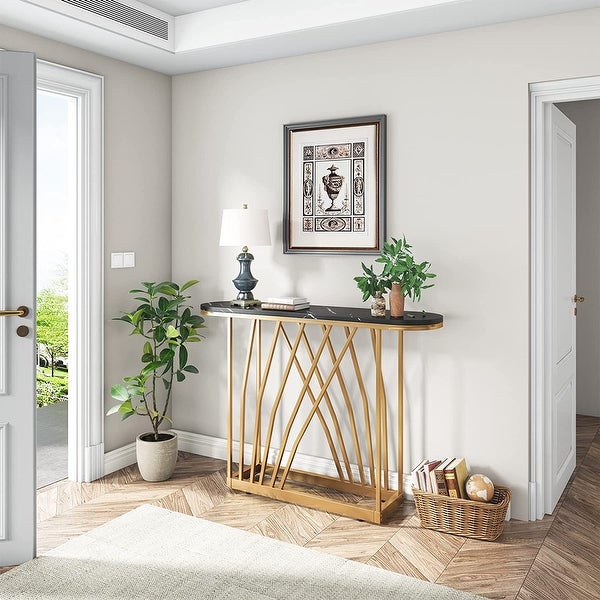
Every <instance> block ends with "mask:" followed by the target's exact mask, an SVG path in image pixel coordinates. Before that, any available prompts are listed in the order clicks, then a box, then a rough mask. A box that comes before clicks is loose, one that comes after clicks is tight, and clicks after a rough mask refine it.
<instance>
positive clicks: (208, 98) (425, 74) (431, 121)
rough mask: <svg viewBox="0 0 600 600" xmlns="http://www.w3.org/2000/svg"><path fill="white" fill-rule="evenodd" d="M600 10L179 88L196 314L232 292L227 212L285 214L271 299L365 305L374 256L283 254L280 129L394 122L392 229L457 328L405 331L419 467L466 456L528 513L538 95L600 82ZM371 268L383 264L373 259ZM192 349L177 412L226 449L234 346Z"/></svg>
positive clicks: (266, 267) (269, 272)
mask: <svg viewBox="0 0 600 600" xmlns="http://www.w3.org/2000/svg"><path fill="white" fill-rule="evenodd" d="M599 27H600V11H598V10H594V11H584V12H579V13H572V14H567V15H560V16H555V17H549V18H543V19H536V20H529V21H521V22H515V23H509V24H502V25H498V26H492V27H485V28H477V29H470V30H465V31H458V32H453V33H447V34H440V35H436V36H430V37H423V38H417V39H410V40H404V41H398V42H391V43H384V44H378V45H372V46H367V47H362V48H353V49H347V50H342V51H336V52H330V53H321V54H315V55H309V56H303V57H298V58H290V59H285V60H278V61H272V62H266V63H260V64H254V65H248V66H241V67H235V68H229V69H222V70H216V71H212V72H206V73H197V74H190V75H182V76H177V77H175V78H174V80H173V275H174V277H175V278H177V279H181V280H183V279H186V278H191V277H197V278H199V279H201V281H202V283H201V286H199V289H198V291H196V292H195V296H194V299H195V300H196V301H198V302H200V301H208V300H218V299H226V298H230V297H232V295H233V288H232V284H231V279H232V278H233V277H234V276H235V274H236V272H237V271H236V263H235V259H234V256H235V249H231V248H220V247H219V246H218V232H219V223H220V215H221V209H222V208H224V207H236V206H240V205H241V203H242V202H248V203H250V205H252V206H255V207H266V208H268V209H269V212H270V217H271V220H272V230H273V233H274V237H275V242H274V246H273V247H271V248H254V249H252V250H253V253H254V255H255V257H256V260H255V263H254V265H253V272H254V275H255V276H256V277H257V278H258V279H259V284H258V287H257V290H256V292H257V296H258V297H260V296H268V295H272V294H274V293H277V292H281V291H288V290H289V291H295V292H297V293H299V294H302V295H307V296H309V297H310V299H311V300H312V302H313V303H315V304H332V305H352V306H358V305H360V304H361V301H360V296H359V293H358V291H357V289H356V288H355V284H354V282H353V281H352V277H353V276H354V275H356V274H358V272H359V270H360V261H361V259H363V260H364V259H365V257H359V256H336V257H327V256H325V257H319V256H302V255H283V254H282V248H281V214H282V126H283V124H285V123H294V122H300V121H310V120H320V119H328V118H336V117H344V116H360V115H369V114H377V113H385V114H387V115H388V155H387V167H388V185H387V191H388V213H387V214H388V235H389V236H392V235H393V236H399V235H402V234H403V233H404V234H406V236H407V238H408V239H409V241H410V242H411V243H412V244H413V245H414V248H415V252H416V254H417V255H418V256H419V257H422V258H423V259H429V260H430V261H431V262H432V263H433V270H434V271H435V272H437V273H438V279H437V280H436V287H434V288H433V289H432V290H427V291H426V293H425V294H424V297H423V302H422V303H421V305H420V307H419V308H424V309H426V310H433V311H436V312H441V313H443V314H444V315H445V326H444V328H443V329H442V330H439V331H435V332H426V333H413V334H408V335H407V336H406V391H407V415H408V421H409V423H408V426H407V435H408V436H409V438H408V445H407V452H406V454H405V456H406V459H405V461H406V462H405V465H404V466H405V469H407V468H409V467H410V466H411V465H412V464H414V463H416V462H417V461H419V460H420V459H421V458H422V457H423V456H428V457H434V456H442V455H444V456H445V455H457V456H458V455H464V456H466V457H467V459H468V462H469V463H470V465H471V467H472V468H473V469H475V470H477V471H483V472H486V473H488V474H489V475H490V476H491V477H492V478H493V479H495V480H496V481H497V482H498V483H501V484H505V485H509V486H510V487H511V488H512V489H513V492H514V501H513V509H512V514H513V516H515V517H517V518H526V517H527V486H528V479H529V474H528V453H529V441H528V440H529V379H528V365H529V347H528V331H529V323H528V286H529V274H528V260H529V221H528V218H529V217H528V211H529V148H528V139H529V114H528V113H529V107H528V84H529V83H530V82H535V81H544V80H551V79H561V78H569V77H582V76H587V75H597V74H598V73H600V45H598V43H597V31H598V28H599ZM366 259H367V260H369V257H366ZM208 326H209V329H208V330H207V332H206V333H207V339H206V340H205V341H204V342H203V343H202V344H200V345H199V347H198V348H197V349H196V350H195V351H194V358H195V359H196V360H197V361H198V362H199V363H200V366H201V373H202V374H201V375H200V376H199V377H197V378H196V379H195V380H190V381H189V382H186V384H185V385H184V386H182V389H181V390H180V391H179V393H178V398H177V402H176V404H175V407H174V418H175V423H176V426H177V427H178V428H180V429H186V430H190V431H196V432H199V433H204V434H209V435H216V436H220V437H225V422H226V421H225V372H224V362H225V335H224V328H223V324H222V323H220V322H219V320H218V319H212V320H210V321H209V322H208Z"/></svg>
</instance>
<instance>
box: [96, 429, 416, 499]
mask: <svg viewBox="0 0 600 600" xmlns="http://www.w3.org/2000/svg"><path fill="white" fill-rule="evenodd" d="M172 431H174V432H175V433H176V434H177V437H178V448H179V450H181V451H182V452H189V453H191V454H198V455H200V456H207V457H209V458H219V459H221V460H227V440H226V439H224V438H218V437H213V436H209V435H202V434H201V433H191V432H189V431H181V430H179V429H173V430H172ZM263 450H264V449H263ZM233 452H234V455H237V453H238V452H239V443H237V442H234V444H233ZM275 454H276V451H274V453H273V455H275ZM251 456H252V447H251V446H250V445H249V444H246V446H245V448H244V457H245V460H250V457H251ZM269 458H270V460H272V457H269ZM284 459H285V456H284ZM135 462H136V458H135V443H131V444H127V446H123V447H122V448H118V449H117V450H112V451H111V452H107V453H106V454H105V455H104V471H105V473H106V474H108V473H113V472H114V471H118V470H119V469H122V468H124V467H128V466H129V465H132V464H134V463H135ZM294 467H295V468H297V469H299V470H302V471H309V472H311V473H319V474H320V475H328V476H330V477H336V476H337V470H336V468H335V463H334V461H333V460H332V459H330V458H322V457H319V456H310V455H308V454H296V457H295V459H294ZM351 469H352V474H353V476H354V477H355V479H356V480H357V481H358V480H359V471H358V465H351ZM402 483H403V489H404V494H405V496H407V497H408V499H412V497H413V496H412V492H411V489H410V488H411V479H410V475H409V474H406V473H405V474H404V477H403V482H402ZM390 487H391V488H392V489H398V474H397V473H396V472H390Z"/></svg>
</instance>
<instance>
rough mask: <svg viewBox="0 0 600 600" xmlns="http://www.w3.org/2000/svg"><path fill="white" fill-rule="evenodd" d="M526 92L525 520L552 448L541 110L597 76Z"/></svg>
mask: <svg viewBox="0 0 600 600" xmlns="http://www.w3.org/2000/svg"><path fill="white" fill-rule="evenodd" d="M529 96H530V124H531V132H530V135H531V137H530V159H531V163H530V169H531V200H530V373H531V375H530V451H529V519H530V520H532V521H533V520H536V519H542V518H543V517H544V515H545V514H546V512H547V511H548V505H549V502H550V499H549V494H548V478H549V475H548V472H547V471H548V469H549V465H550V461H551V459H550V455H549V451H550V450H549V449H551V447H552V440H551V439H549V438H550V436H551V432H552V429H551V423H552V420H551V419H552V414H551V405H550V402H548V401H547V393H548V391H549V390H550V389H551V387H550V378H551V376H552V373H551V369H549V368H548V367H547V365H548V364H549V362H548V357H549V352H548V350H549V347H548V343H547V342H548V340H551V339H552V335H553V331H552V319H551V316H552V315H551V311H550V309H549V303H550V298H549V295H548V294H547V293H546V292H545V290H546V285H547V282H548V280H549V273H550V269H551V266H552V264H551V257H552V252H550V251H549V248H548V244H549V241H550V240H551V239H552V236H551V235H550V232H551V231H552V229H553V227H554V222H553V220H552V219H553V214H552V211H550V210H548V207H549V202H550V198H549V197H548V194H547V193H546V189H545V185H544V181H545V177H546V173H545V172H544V164H545V147H546V146H545V142H546V140H545V136H544V122H545V117H546V112H547V111H548V110H549V109H550V107H551V105H552V104H554V103H555V102H567V101H577V100H593V99H597V98H600V77H582V78H577V79H565V80H557V81H546V82H540V83H532V84H530V85H529Z"/></svg>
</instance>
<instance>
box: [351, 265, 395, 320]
mask: <svg viewBox="0 0 600 600" xmlns="http://www.w3.org/2000/svg"><path fill="white" fill-rule="evenodd" d="M361 265H362V269H363V275H359V276H358V277H355V278H354V281H356V285H357V286H358V289H359V290H360V291H361V292H362V299H363V302H366V301H367V300H368V299H369V298H373V301H372V302H371V315H372V316H373V317H385V298H384V297H383V294H384V293H385V292H386V291H387V289H388V280H387V279H386V278H385V277H382V276H381V275H378V274H377V273H375V271H373V265H371V266H370V267H367V265H365V263H361Z"/></svg>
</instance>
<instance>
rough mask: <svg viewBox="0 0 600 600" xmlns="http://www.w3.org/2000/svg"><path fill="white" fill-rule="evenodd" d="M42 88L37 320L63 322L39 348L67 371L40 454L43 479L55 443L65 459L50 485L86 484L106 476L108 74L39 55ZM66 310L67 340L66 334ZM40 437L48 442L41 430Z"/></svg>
mask: <svg viewBox="0 0 600 600" xmlns="http://www.w3.org/2000/svg"><path fill="white" fill-rule="evenodd" d="M37 92H38V103H39V112H38V134H39V136H40V139H39V145H40V152H39V154H38V176H39V178H40V181H39V184H40V185H39V186H38V202H39V206H38V227H39V231H38V236H37V238H38V239H37V243H38V263H39V266H38V271H39V278H38V298H39V301H38V309H40V308H42V310H40V315H38V316H39V317H41V318H43V317H44V316H46V317H48V321H52V320H54V321H56V322H57V323H55V324H56V327H54V328H53V327H50V325H51V324H50V323H48V324H47V325H48V327H46V329H45V330H44V327H43V325H42V324H41V323H38V329H40V333H41V334H42V336H45V339H42V338H41V337H40V336H38V337H39V341H40V345H39V350H40V351H41V352H42V353H45V357H44V358H43V359H42V362H46V363H48V364H49V366H50V373H49V375H50V377H52V378H53V379H54V380H56V379H57V378H58V376H59V375H61V376H62V378H61V379H62V382H65V381H66V382H67V385H68V392H67V393H66V394H64V393H63V394H62V399H59V400H58V402H54V403H53V404H54V405H57V406H58V407H59V410H55V413H53V419H52V420H51V422H50V423H49V424H48V425H49V426H48V427H47V428H46V433H47V434H48V436H49V441H50V443H49V444H47V446H46V448H40V452H39V453H38V461H39V465H40V467H41V468H40V473H39V475H40V476H42V473H43V470H44V465H45V463H47V462H48V461H47V460H46V458H48V454H47V452H48V451H49V448H50V450H51V451H55V453H56V456H60V465H59V464H58V463H57V464H56V465H53V467H56V469H55V472H54V474H52V473H51V472H47V473H46V474H45V475H44V477H46V476H47V478H46V480H45V481H46V482H48V481H49V480H50V479H54V478H56V477H62V478H64V477H66V476H68V478H69V479H70V480H72V481H79V482H86V481H92V480H94V479H97V478H99V477H102V475H103V474H104V443H103V442H104V402H103V387H104V360H103V358H104V357H103V352H104V343H103V342H104V324H103V259H102V258H103V78H102V77H101V76H98V75H94V74H92V73H86V72H83V71H79V70H76V69H72V68H69V67H64V66H61V65H56V64H53V63H48V62H45V61H38V63H37ZM45 137H47V138H48V139H47V140H45V139H44V138H45ZM42 153H45V155H43V154H42ZM42 161H43V164H40V162H42ZM42 221H43V222H42ZM57 238H61V239H57ZM44 302H46V306H45V307H44V305H43V303H44ZM65 306H66V307H67V319H66V320H67V331H68V333H67V340H65V337H64V335H63V336H62V337H61V336H60V332H61V331H63V332H64V323H65V314H64V313H65ZM44 309H46V310H44ZM52 344H54V348H53V352H52V355H51V353H50V346H51V345H52ZM52 365H53V366H54V373H52ZM54 383H55V384H56V388H58V389H57V390H56V391H53V393H54V394H55V395H60V394H61V391H62V392H64V389H65V388H64V385H63V386H62V390H61V386H60V384H61V381H54ZM65 395H66V396H67V398H68V400H67V401H65V400H64V396H65ZM50 408H52V407H50ZM39 410H43V407H42V409H39ZM65 417H66V426H65ZM39 420H40V421H41V419H39ZM40 424H41V423H40ZM38 435H39V439H38V441H41V442H43V441H44V436H43V435H40V430H39V429H38ZM65 436H66V447H67V453H66V462H67V470H66V471H65V462H64V461H65V454H64V447H65ZM49 456H52V454H50V455H49ZM50 460H51V459H50ZM39 484H43V481H42V480H41V477H40V480H39V481H38V487H39Z"/></svg>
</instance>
